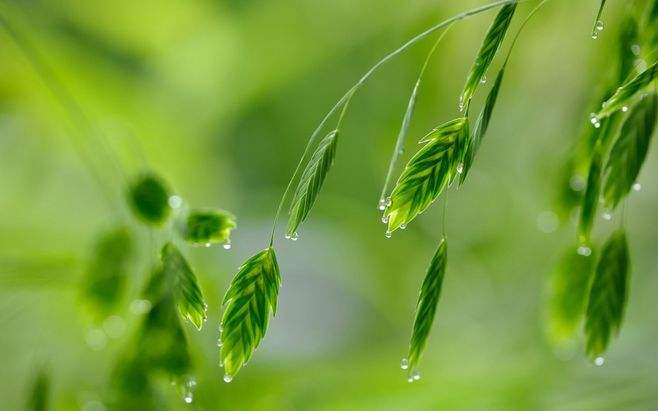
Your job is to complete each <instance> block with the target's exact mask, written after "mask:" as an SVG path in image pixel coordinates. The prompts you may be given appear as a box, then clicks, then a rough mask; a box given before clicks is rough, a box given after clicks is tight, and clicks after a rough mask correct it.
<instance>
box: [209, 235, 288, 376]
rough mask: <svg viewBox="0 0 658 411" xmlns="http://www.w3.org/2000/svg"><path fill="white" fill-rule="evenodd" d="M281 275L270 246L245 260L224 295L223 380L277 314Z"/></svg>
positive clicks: (250, 351)
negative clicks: (272, 316) (271, 317)
mask: <svg viewBox="0 0 658 411" xmlns="http://www.w3.org/2000/svg"><path fill="white" fill-rule="evenodd" d="M280 286H281V274H280V272H279V265H278V263H277V261H276V255H275V253H274V249H273V248H272V247H269V248H266V249H265V250H263V251H261V252H259V253H258V254H256V255H254V256H253V257H251V258H249V259H248V260H247V261H245V263H244V264H242V266H240V269H239V271H238V273H237V274H236V275H235V277H234V278H233V280H232V281H231V285H230V287H229V289H228V291H227V292H226V295H225V296H224V300H223V302H222V305H224V314H223V316H222V323H221V327H222V328H221V336H220V345H221V349H220V357H221V362H222V364H223V366H224V372H225V376H224V381H226V382H229V381H231V379H232V378H233V377H234V376H235V374H237V372H238V371H239V370H240V368H242V367H243V366H244V365H245V364H246V363H247V361H249V359H250V358H251V356H252V354H253V353H254V351H255V350H256V348H257V347H258V345H259V344H260V342H261V340H262V339H263V337H264V336H265V332H266V331H267V325H268V323H269V319H270V315H275V314H276V307H277V299H278V296H279V287H280Z"/></svg>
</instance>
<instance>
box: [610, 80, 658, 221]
mask: <svg viewBox="0 0 658 411" xmlns="http://www.w3.org/2000/svg"><path fill="white" fill-rule="evenodd" d="M657 110H658V97H657V95H656V93H655V92H652V93H650V94H649V95H647V96H646V97H644V98H643V99H642V100H640V101H639V102H638V103H637V104H636V105H635V106H634V107H633V108H632V110H631V112H630V113H629V115H628V117H627V118H626V120H625V122H624V124H623V125H622V128H621V132H620V133H619V137H618V138H617V140H616V141H615V143H614V145H613V147H612V150H611V152H610V157H609V158H608V162H607V164H606V167H605V176H606V180H605V188H604V198H605V202H606V207H608V208H610V209H614V208H615V207H617V204H619V201H620V200H621V199H622V198H624V197H625V196H626V195H627V194H628V192H629V191H630V190H631V188H632V187H633V184H634V183H635V180H636V179H637V177H638V175H639V173H640V169H641V168H642V165H643V164H644V160H645V159H646V155H647V150H648V148H649V143H650V142H651V137H652V135H653V132H654V129H655V127H656V114H657V113H656V111H657Z"/></svg>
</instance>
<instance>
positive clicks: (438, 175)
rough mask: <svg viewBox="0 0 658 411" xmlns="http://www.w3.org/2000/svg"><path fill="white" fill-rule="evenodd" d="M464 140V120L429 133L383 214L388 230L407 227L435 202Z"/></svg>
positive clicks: (451, 173)
mask: <svg viewBox="0 0 658 411" xmlns="http://www.w3.org/2000/svg"><path fill="white" fill-rule="evenodd" d="M467 138H468V119H466V118H465V117H462V118H459V119H457V120H453V121H449V122H447V123H445V124H443V125H442V126H439V127H437V128H436V129H434V130H432V132H430V133H429V134H428V135H427V136H425V137H424V138H423V139H422V141H423V142H426V144H425V146H424V147H423V148H421V149H420V150H419V151H418V152H417V153H416V154H415V155H414V156H413V157H412V158H411V160H409V163H408V164H407V166H406V167H405V169H404V171H403V172H402V175H401V176H400V178H399V179H398V181H397V183H396V185H395V188H394V189H393V192H392V193H391V202H390V205H389V206H388V207H387V208H386V210H385V211H384V216H385V219H388V230H389V231H391V232H393V231H395V230H397V229H398V228H399V227H400V226H403V225H406V224H408V223H409V222H410V221H412V220H413V219H414V218H415V217H416V216H417V215H418V214H419V213H422V212H423V211H425V209H426V208H427V207H429V205H430V204H431V203H432V202H433V201H434V200H436V198H437V197H438V196H439V195H440V194H441V192H442V191H443V189H444V188H445V187H446V186H447V185H448V184H450V183H451V182H452V180H453V178H454V176H455V175H456V174H457V169H458V168H459V164H460V161H461V160H462V156H463V155H464V149H463V148H464V147H465V142H466V139H467Z"/></svg>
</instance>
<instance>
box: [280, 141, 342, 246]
mask: <svg viewBox="0 0 658 411" xmlns="http://www.w3.org/2000/svg"><path fill="white" fill-rule="evenodd" d="M337 143H338V130H334V131H332V132H331V133H329V134H328V135H327V136H326V137H325V138H324V139H322V141H321V142H320V144H319V146H318V148H317V149H316V150H315V152H314V153H313V156H311V159H310V160H309V162H308V164H307V165H306V169H304V173H303V174H302V177H301V178H300V180H299V184H298V185H297V190H296V191H295V195H294V197H293V200H292V203H291V207H290V219H289V220H288V235H294V234H295V232H296V231H297V227H299V225H300V224H301V223H302V222H304V220H306V217H308V213H309V212H310V211H311V208H313V204H314V203H315V200H316V199H317V197H318V194H319V193H320V189H321V188H322V184H323V183H324V180H325V178H326V177H327V173H329V169H330V168H331V166H332V164H333V162H334V158H335V157H336V144H337Z"/></svg>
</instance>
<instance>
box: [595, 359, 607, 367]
mask: <svg viewBox="0 0 658 411" xmlns="http://www.w3.org/2000/svg"><path fill="white" fill-rule="evenodd" d="M604 363H605V358H603V357H596V358H595V359H594V365H596V366H597V367H600V366H602V365H603V364H604Z"/></svg>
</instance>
